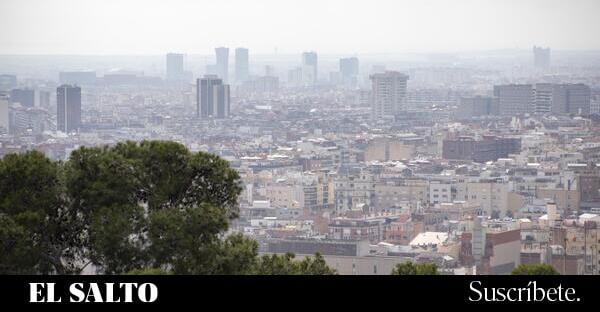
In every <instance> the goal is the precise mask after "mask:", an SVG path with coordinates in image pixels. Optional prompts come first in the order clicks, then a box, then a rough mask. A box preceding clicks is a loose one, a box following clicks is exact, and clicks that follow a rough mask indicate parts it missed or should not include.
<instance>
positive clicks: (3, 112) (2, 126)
mask: <svg viewBox="0 0 600 312" xmlns="http://www.w3.org/2000/svg"><path fill="white" fill-rule="evenodd" d="M8 105H9V103H8V95H7V94H4V93H0V133H8V128H9V123H8V120H9V117H8V116H9V115H8V114H9V110H8Z"/></svg>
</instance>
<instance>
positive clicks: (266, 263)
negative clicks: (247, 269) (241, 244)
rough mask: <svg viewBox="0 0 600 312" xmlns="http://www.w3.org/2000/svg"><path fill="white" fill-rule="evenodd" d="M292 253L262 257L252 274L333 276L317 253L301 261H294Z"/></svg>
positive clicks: (332, 271)
mask: <svg viewBox="0 0 600 312" xmlns="http://www.w3.org/2000/svg"><path fill="white" fill-rule="evenodd" d="M294 258H295V255H294V254H293V253H286V254H284V255H277V254H271V255H263V256H262V257H260V258H259V259H258V261H257V262H256V265H255V267H254V270H253V271H252V274H255V275H334V274H337V272H336V270H335V269H332V268H330V267H329V266H328V265H327V263H326V262H325V259H324V258H323V256H322V255H321V254H319V253H317V254H315V256H314V258H313V257H306V258H304V259H303V260H300V261H298V260H294Z"/></svg>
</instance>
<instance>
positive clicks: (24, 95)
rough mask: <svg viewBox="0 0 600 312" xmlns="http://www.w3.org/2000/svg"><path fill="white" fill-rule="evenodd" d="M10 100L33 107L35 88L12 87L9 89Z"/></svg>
mask: <svg viewBox="0 0 600 312" xmlns="http://www.w3.org/2000/svg"><path fill="white" fill-rule="evenodd" d="M10 102H11V103H20V104H21V105H22V106H24V107H33V106H34V105H35V90H33V89H12V90H10Z"/></svg>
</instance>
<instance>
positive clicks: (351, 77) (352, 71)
mask: <svg viewBox="0 0 600 312" xmlns="http://www.w3.org/2000/svg"><path fill="white" fill-rule="evenodd" d="M340 74H341V76H342V77H341V78H342V83H343V84H344V85H345V86H347V87H356V85H357V83H358V58H356V57H349V58H341V59H340Z"/></svg>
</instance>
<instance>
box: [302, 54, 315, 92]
mask: <svg viewBox="0 0 600 312" xmlns="http://www.w3.org/2000/svg"><path fill="white" fill-rule="evenodd" d="M317 75H318V57H317V52H314V51H311V52H304V53H302V80H303V82H304V84H305V85H307V86H314V85H315V84H316V83H317V78H318V76H317Z"/></svg>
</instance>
